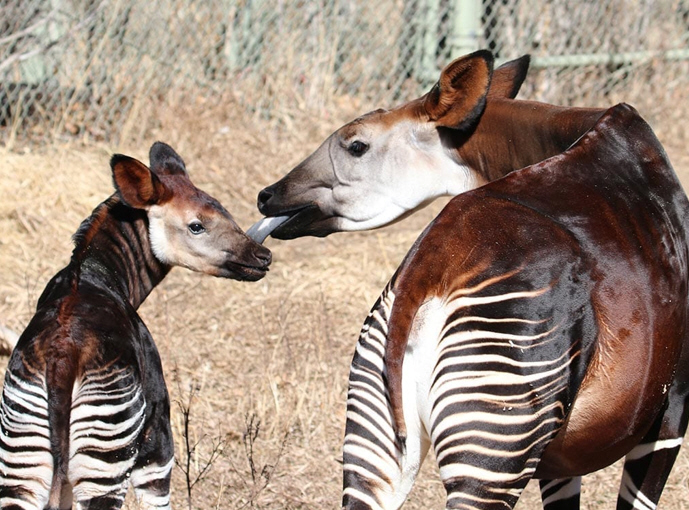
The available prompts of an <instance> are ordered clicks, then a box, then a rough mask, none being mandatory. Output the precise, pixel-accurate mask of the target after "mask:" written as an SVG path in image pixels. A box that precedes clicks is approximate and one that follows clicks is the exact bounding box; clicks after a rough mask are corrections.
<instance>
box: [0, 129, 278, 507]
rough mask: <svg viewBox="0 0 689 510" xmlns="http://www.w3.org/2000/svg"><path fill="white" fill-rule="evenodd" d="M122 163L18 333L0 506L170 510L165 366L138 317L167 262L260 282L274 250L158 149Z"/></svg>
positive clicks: (1, 413) (7, 393) (6, 404)
mask: <svg viewBox="0 0 689 510" xmlns="http://www.w3.org/2000/svg"><path fill="white" fill-rule="evenodd" d="M150 160H151V167H150V168H148V167H147V166H146V165H144V164H143V163H141V162H139V161H137V160H135V159H133V158H130V157H128V156H123V155H120V154H116V155H115V156H113V158H112V160H111V167H112V175H113V181H114V183H115V188H116V192H115V193H114V194H113V195H112V196H111V197H110V198H108V199H107V200H106V201H104V202H103V203H101V204H100V205H99V206H98V207H96V209H95V210H94V211H93V214H92V215H91V216H90V217H89V218H87V219H86V220H84V222H83V223H82V225H81V227H80V228H79V230H78V231H77V233H76V234H75V236H74V241H75V248H74V252H73V254H72V258H71V260H70V262H69V264H68V265H67V266H66V267H65V268H64V269H62V270H61V271H60V272H58V273H57V274H56V275H55V276H54V277H53V278H52V279H51V280H50V282H48V285H47V286H46V288H45V290H44V291H43V293H42V294H41V297H40V298H39V300H38V305H37V308H36V314H35V315H34V316H33V318H32V319H31V322H30V323H29V325H28V326H27V328H26V330H25V331H24V333H23V334H22V335H21V336H20V338H19V340H18V342H17V345H16V347H15V348H14V351H13V352H12V356H11V357H10V361H9V365H8V367H7V372H6V375H5V383H4V386H3V390H2V402H1V403H0V508H2V509H3V510H29V509H43V508H46V509H50V510H57V509H58V508H60V509H65V508H72V503H73V502H74V503H75V504H76V508H77V509H118V508H121V506H122V504H123V502H124V498H125V494H126V493H127V489H128V488H129V486H130V484H131V485H132V486H133V487H134V491H135V494H136V496H137V498H138V500H139V506H137V508H143V509H153V508H158V509H169V508H170V472H171V469H172V465H173V442H172V430H171V428H170V404H169V398H168V393H167V389H166V386H165V380H164V378H163V371H162V365H161V361H160V356H159V355H158V351H157V349H156V346H155V343H154V342H153V338H152V337H151V334H150V333H149V331H148V329H147V328H146V326H145V325H144V323H143V321H142V320H141V318H140V317H139V315H138V314H137V312H136V310H137V308H138V307H139V305H140V304H141V303H142V302H143V301H144V300H145V299H146V297H147V296H148V294H149V293H150V292H151V291H152V290H153V288H154V287H155V286H156V285H158V283H160V282H161V281H162V280H163V278H165V276H166V275H167V273H168V272H169V271H170V269H171V268H172V267H173V266H183V267H186V268H188V269H191V270H193V271H198V272H201V273H205V274H210V275H213V276H217V277H223V278H232V279H236V280H246V281H255V280H258V279H260V278H262V277H263V276H264V275H265V274H266V271H267V270H268V266H269V264H270V261H271V254H270V251H269V250H268V249H267V248H265V247H263V246H261V245H259V244H257V243H255V242H254V241H252V240H251V239H249V238H248V237H247V236H246V234H245V233H244V232H242V230H241V229H240V228H239V227H238V226H237V224H236V223H235V222H234V220H233V219H232V216H231V215H230V214H229V213H228V212H227V210H226V209H225V208H224V207H223V206H222V205H220V203H218V201H217V200H215V199H214V198H212V197H211V196H209V195H208V194H206V193H204V192H203V191H201V190H200V189H198V188H197V187H196V186H194V185H193V184H192V182H191V180H190V179H189V175H188V174H187V170H186V167H185V165H184V162H183V161H182V159H181V158H180V157H179V156H178V155H177V153H176V152H175V151H174V150H173V149H172V148H171V147H169V146H168V145H166V144H163V143H160V142H158V143H156V144H154V145H153V147H151V151H150Z"/></svg>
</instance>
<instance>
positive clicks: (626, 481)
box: [617, 399, 689, 510]
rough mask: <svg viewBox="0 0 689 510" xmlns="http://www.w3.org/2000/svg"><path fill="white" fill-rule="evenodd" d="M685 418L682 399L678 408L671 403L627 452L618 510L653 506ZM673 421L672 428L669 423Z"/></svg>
mask: <svg viewBox="0 0 689 510" xmlns="http://www.w3.org/2000/svg"><path fill="white" fill-rule="evenodd" d="M668 415H670V416H671V418H670V419H668ZM673 418H674V419H673ZM688 418H689V416H687V408H686V406H685V405H684V400H683V399H682V406H681V407H680V408H677V406H673V405H672V404H670V406H669V407H668V409H667V410H666V411H665V412H664V413H662V414H661V415H659V416H658V418H657V419H656V422H655V424H654V426H653V427H652V428H651V430H650V431H649V432H648V434H646V437H644V439H643V441H642V442H641V443H640V444H638V445H637V446H636V447H635V448H634V449H633V450H632V451H631V452H629V453H628V454H627V456H626V458H625V462H624V473H623V475H622V482H621V484H620V492H619V496H618V499H617V510H627V509H632V508H635V509H643V510H653V509H655V508H656V506H657V504H658V500H660V495H661V494H662V492H663V488H664V487H665V483H666V482H667V478H668V476H670V471H671V470H672V466H673V464H674V463H675V459H676V458H677V454H678V453H679V448H680V446H681V445H682V438H683V436H684V433H685V432H686V429H687V419H688ZM673 422H674V424H675V426H674V427H672V426H671V425H670V426H668V424H672V423H673Z"/></svg>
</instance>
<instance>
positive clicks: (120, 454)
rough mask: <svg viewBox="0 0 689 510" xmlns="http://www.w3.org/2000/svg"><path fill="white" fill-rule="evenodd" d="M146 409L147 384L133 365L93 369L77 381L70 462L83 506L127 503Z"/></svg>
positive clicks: (77, 497)
mask: <svg viewBox="0 0 689 510" xmlns="http://www.w3.org/2000/svg"><path fill="white" fill-rule="evenodd" d="M145 409H146V403H145V401H144V397H143V394H142V391H141V385H140V383H139V382H138V380H137V377H136V376H135V375H134V372H133V370H132V369H131V368H129V367H127V368H123V369H119V370H118V369H114V368H112V369H110V368H108V369H102V370H94V371H90V372H87V373H86V374H85V375H84V377H83V379H82V380H81V381H79V382H78V383H77V385H76V388H75V397H74V399H73V401H72V413H71V417H70V422H71V423H70V431H71V436H70V462H69V480H70V482H71V483H72V485H73V487H74V498H75V500H76V503H77V505H76V508H77V509H84V510H86V509H89V510H91V509H98V510H100V509H103V510H110V509H112V510H116V509H119V508H121V507H122V505H123V503H124V497H125V495H126V492H127V489H128V487H129V477H130V474H131V471H132V469H133V467H134V463H135V461H136V458H137V454H138V451H137V448H138V443H139V437H140V434H141V431H142V429H143V424H144V413H145Z"/></svg>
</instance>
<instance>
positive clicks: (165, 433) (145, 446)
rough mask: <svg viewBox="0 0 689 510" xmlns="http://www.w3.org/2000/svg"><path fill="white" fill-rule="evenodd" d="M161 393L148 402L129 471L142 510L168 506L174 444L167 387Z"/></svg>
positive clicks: (162, 509)
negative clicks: (161, 396) (132, 469)
mask: <svg viewBox="0 0 689 510" xmlns="http://www.w3.org/2000/svg"><path fill="white" fill-rule="evenodd" d="M160 381H162V375H161V379H160ZM163 390H164V385H163ZM163 396H164V398H162V400H159V401H158V402H157V403H155V402H154V403H151V404H150V414H149V419H148V421H147V422H146V427H145V429H144V434H143V436H144V440H143V442H142V444H141V450H140V452H139V457H138V459H137V460H136V465H135V466H134V471H132V478H131V482H132V485H133V486H134V493H135V494H136V497H137V499H138V501H139V508H141V509H142V510H153V509H156V510H169V508H170V475H171V473H172V466H173V465H174V444H173V441H172V429H171V428H170V405H169V402H168V397H167V391H165V392H164V394H163Z"/></svg>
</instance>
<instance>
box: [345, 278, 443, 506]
mask: <svg viewBox="0 0 689 510" xmlns="http://www.w3.org/2000/svg"><path fill="white" fill-rule="evenodd" d="M388 291H389V289H386V290H385V292H384V293H383V295H382V296H381V298H380V300H379V301H378V303H376V305H375V306H374V308H373V310H372V311H371V313H370V314H369V316H368V318H367V319H366V322H365V324H364V327H363V329H362V331H361V336H360V337H359V342H358V344H357V348H356V353H355V355H354V359H353V361H352V365H351V368H350V372H349V390H348V393H347V425H346V430H345V440H344V448H343V457H344V459H343V460H344V466H343V470H344V480H343V482H344V487H343V493H342V506H343V508H345V509H347V510H355V509H356V510H371V509H376V510H393V509H397V508H399V507H400V506H401V505H402V504H403V503H404V501H405V500H406V498H407V495H408V493H409V491H410V490H411V487H412V485H413V484H414V480H415V479H416V476H417V474H418V471H419V468H420V467H421V463H422V462H423V459H424V458H425V456H426V453H427V452H428V448H429V440H428V434H427V433H426V431H425V429H424V427H423V425H422V424H421V420H420V418H419V414H418V410H417V409H416V399H415V398H414V393H415V392H414V390H413V388H410V387H409V386H407V388H406V389H410V390H411V391H410V392H409V393H407V394H406V395H408V396H409V398H406V399H405V401H404V402H405V421H406V423H407V439H406V442H405V444H404V445H401V444H400V442H399V440H398V438H397V435H396V431H395V428H394V426H393V417H392V411H391V408H390V405H389V401H388V396H387V392H386V385H385V375H384V361H383V353H384V352H385V341H386V338H385V332H386V331H387V317H388V314H389V310H390V308H389V307H390V304H391V299H392V296H391V293H390V294H388ZM405 383H406V384H410V383H411V384H412V385H413V384H414V383H413V381H412V380H411V379H410V378H407V379H403V385H404V384H405Z"/></svg>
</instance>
